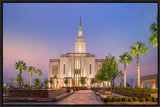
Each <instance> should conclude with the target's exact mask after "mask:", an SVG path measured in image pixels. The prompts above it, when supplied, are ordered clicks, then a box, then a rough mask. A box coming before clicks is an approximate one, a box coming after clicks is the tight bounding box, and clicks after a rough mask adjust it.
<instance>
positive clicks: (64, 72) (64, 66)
mask: <svg viewBox="0 0 160 107" xmlns="http://www.w3.org/2000/svg"><path fill="white" fill-rule="evenodd" d="M63 74H65V64H64V67H63Z"/></svg>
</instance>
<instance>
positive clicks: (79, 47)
mask: <svg viewBox="0 0 160 107" xmlns="http://www.w3.org/2000/svg"><path fill="white" fill-rule="evenodd" d="M75 52H76V53H85V52H86V43H85V41H84V38H83V31H82V26H81V12H80V26H79V30H78V37H77V39H76V42H75Z"/></svg>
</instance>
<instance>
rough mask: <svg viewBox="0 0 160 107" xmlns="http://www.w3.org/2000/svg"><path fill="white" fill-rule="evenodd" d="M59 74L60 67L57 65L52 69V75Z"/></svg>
mask: <svg viewBox="0 0 160 107" xmlns="http://www.w3.org/2000/svg"><path fill="white" fill-rule="evenodd" d="M57 73H58V66H57V65H53V68H52V75H55V74H57Z"/></svg>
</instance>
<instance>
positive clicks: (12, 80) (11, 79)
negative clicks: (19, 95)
mask: <svg viewBox="0 0 160 107" xmlns="http://www.w3.org/2000/svg"><path fill="white" fill-rule="evenodd" d="M9 80H10V81H11V83H12V85H13V82H14V78H13V77H10V78H9Z"/></svg>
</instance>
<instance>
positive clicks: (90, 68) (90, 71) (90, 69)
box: [90, 64, 92, 74]
mask: <svg viewBox="0 0 160 107" xmlns="http://www.w3.org/2000/svg"><path fill="white" fill-rule="evenodd" d="M91 68H92V65H91V64H90V74H91V73H92V72H91Z"/></svg>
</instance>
